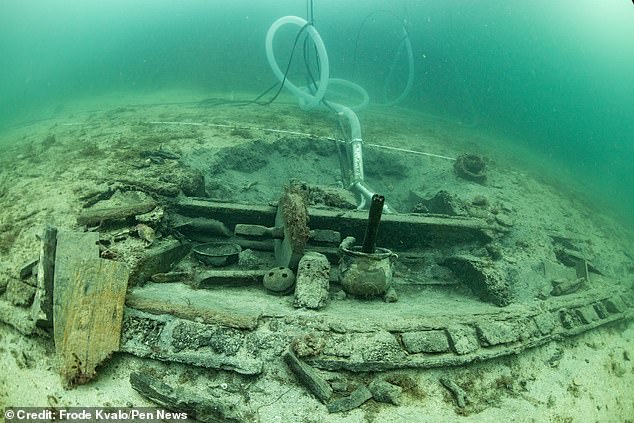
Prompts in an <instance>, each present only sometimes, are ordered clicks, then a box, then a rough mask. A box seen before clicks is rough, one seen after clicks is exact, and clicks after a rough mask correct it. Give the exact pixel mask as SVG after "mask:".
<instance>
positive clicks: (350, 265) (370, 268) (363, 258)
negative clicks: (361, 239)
mask: <svg viewBox="0 0 634 423" xmlns="http://www.w3.org/2000/svg"><path fill="white" fill-rule="evenodd" d="M339 251H340V253H341V260H340V262H339V280H340V282H341V286H342V288H343V290H344V291H345V292H346V293H348V294H352V295H356V296H358V297H366V298H367V297H376V296H381V295H383V294H385V293H386V292H387V291H388V290H389V289H390V287H391V286H392V277H393V274H394V272H393V270H392V266H393V264H394V261H395V260H396V258H397V257H398V256H397V255H396V254H394V253H393V252H392V251H390V250H388V249H387V248H379V247H377V248H375V252H374V253H364V252H362V251H361V246H356V245H355V246H345V245H344V243H342V245H341V246H340V247H339Z"/></svg>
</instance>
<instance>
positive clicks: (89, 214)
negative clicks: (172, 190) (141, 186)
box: [77, 201, 156, 226]
mask: <svg viewBox="0 0 634 423" xmlns="http://www.w3.org/2000/svg"><path fill="white" fill-rule="evenodd" d="M155 207H156V202H154V201H146V202H143V203H138V204H123V205H121V206H117V207H95V208H90V209H86V210H84V211H82V213H81V214H80V215H79V216H78V217H77V224H78V225H88V226H90V225H99V224H100V223H101V222H104V221H110V220H118V219H125V218H127V217H132V216H136V215H137V214H143V213H147V212H149V211H151V210H153V209H154V208H155Z"/></svg>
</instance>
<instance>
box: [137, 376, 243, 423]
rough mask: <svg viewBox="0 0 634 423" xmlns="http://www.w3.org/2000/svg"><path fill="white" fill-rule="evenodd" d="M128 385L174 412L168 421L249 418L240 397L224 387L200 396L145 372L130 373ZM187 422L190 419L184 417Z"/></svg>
mask: <svg viewBox="0 0 634 423" xmlns="http://www.w3.org/2000/svg"><path fill="white" fill-rule="evenodd" d="M130 385H131V386H132V388H133V389H134V390H136V391H137V392H139V393H140V394H141V395H143V396H144V397H146V398H148V399H150V400H151V401H154V402H155V403H157V404H158V405H160V406H161V407H165V408H167V409H168V410H172V411H174V412H176V414H174V415H173V416H172V417H174V419H168V420H169V421H174V420H182V419H184V418H185V417H189V418H191V419H195V420H196V421H200V422H205V423H244V422H247V421H252V419H251V418H250V417H251V412H250V410H249V409H248V408H247V407H246V405H245V404H244V403H243V401H242V400H241V399H239V400H238V399H237V398H238V397H237V396H236V395H235V394H233V395H232V394H230V393H227V392H226V390H224V389H223V390H217V391H216V390H213V391H212V393H211V395H200V394H199V393H197V392H192V391H187V390H186V389H184V388H182V387H172V386H170V385H167V384H165V383H163V382H162V381H161V380H159V379H157V378H155V377H152V376H150V375H149V374H148V373H137V372H132V373H130ZM187 421H191V420H189V419H188V420H187Z"/></svg>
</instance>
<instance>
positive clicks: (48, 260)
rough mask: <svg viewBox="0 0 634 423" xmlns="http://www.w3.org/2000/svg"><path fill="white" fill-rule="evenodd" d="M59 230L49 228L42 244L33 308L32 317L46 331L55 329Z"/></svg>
mask: <svg viewBox="0 0 634 423" xmlns="http://www.w3.org/2000/svg"><path fill="white" fill-rule="evenodd" d="M56 245H57V228H55V227H52V226H47V227H46V228H45V229H44V233H43V235H42V241H41V244H40V259H39V262H38V267H37V290H36V291H35V297H34V299H33V305H32V306H31V316H32V318H33V320H34V321H35V323H36V324H37V325H38V326H39V327H41V328H44V329H47V330H50V329H51V328H52V327H53V276H54V272H55V248H56Z"/></svg>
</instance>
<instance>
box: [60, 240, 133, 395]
mask: <svg viewBox="0 0 634 423" xmlns="http://www.w3.org/2000/svg"><path fill="white" fill-rule="evenodd" d="M98 237H99V235H98V234H96V233H91V232H87V233H70V232H60V233H59V234H58V236H57V252H56V259H55V280H54V291H53V331H54V337H55V351H56V353H57V357H58V360H59V365H60V373H61V376H62V379H63V381H64V383H65V384H66V386H69V387H70V386H73V385H76V384H82V383H86V382H88V381H89V380H90V379H91V378H92V377H93V376H94V375H95V368H96V367H97V366H98V365H99V364H100V363H101V362H102V361H103V360H105V359H106V358H107V357H109V356H110V355H111V354H112V352H114V351H117V350H118V349H119V339H120V335H121V322H122V318H123V304H124V301H125V293H126V289H127V286H128V274H129V272H128V269H127V266H126V265H125V264H124V263H119V262H115V261H109V260H102V259H99V258H98V257H99V248H98V246H97V244H96V242H97V240H98Z"/></svg>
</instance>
